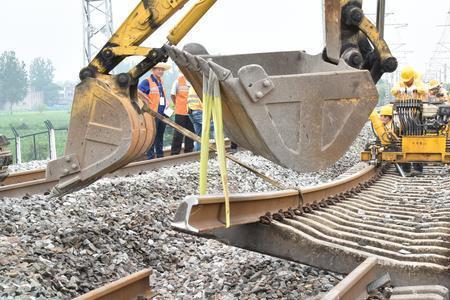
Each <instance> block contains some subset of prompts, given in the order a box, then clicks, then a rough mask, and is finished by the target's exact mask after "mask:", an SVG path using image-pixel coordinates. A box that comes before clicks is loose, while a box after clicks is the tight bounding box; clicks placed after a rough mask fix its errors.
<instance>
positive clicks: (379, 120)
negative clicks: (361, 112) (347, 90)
mask: <svg viewBox="0 0 450 300" xmlns="http://www.w3.org/2000/svg"><path fill="white" fill-rule="evenodd" d="M392 115H393V105H392V104H387V105H385V106H383V107H381V109H380V114H378V112H377V110H376V109H374V110H373V111H372V113H371V114H370V116H369V120H370V122H371V123H372V127H373V129H374V131H375V134H376V135H377V137H378V139H379V140H380V142H381V144H382V145H389V144H390V143H391V142H392V140H393V139H396V138H397V136H396V135H395V133H394V126H393V122H392Z"/></svg>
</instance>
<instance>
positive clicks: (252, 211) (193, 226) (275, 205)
mask: <svg viewBox="0 0 450 300" xmlns="http://www.w3.org/2000/svg"><path fill="white" fill-rule="evenodd" d="M364 165H365V166H364V167H363V168H361V169H360V170H359V171H357V172H356V173H354V174H352V175H349V176H341V177H340V178H338V179H337V180H335V181H332V182H329V183H324V184H319V185H316V186H311V187H305V188H302V189H301V193H300V192H299V190H297V189H288V190H282V191H273V192H263V193H241V194H231V195H230V211H231V216H230V217H231V225H241V224H248V223H254V222H257V221H259V220H260V217H261V216H263V215H265V214H267V213H272V214H273V213H277V212H278V211H280V210H283V211H286V210H289V209H295V208H298V207H300V206H308V205H318V204H319V203H320V202H323V201H324V200H326V199H327V198H330V197H333V196H336V195H339V194H342V193H345V192H348V191H349V190H351V189H352V188H355V187H357V186H359V185H362V184H365V183H367V182H369V181H370V180H372V179H374V178H375V177H376V176H377V175H378V174H379V172H380V168H376V167H374V166H370V165H366V164H364ZM224 203H225V201H224V198H223V196H222V195H205V196H189V197H187V198H186V199H185V200H184V201H183V202H182V203H181V204H180V206H179V207H178V210H177V212H176V214H175V217H174V221H173V223H172V226H174V227H175V228H177V229H178V230H182V231H189V232H196V233H200V232H204V231H208V230H212V229H218V228H222V227H224V226H225V219H224V211H225V207H224V205H225V204H224ZM322 204H323V203H322Z"/></svg>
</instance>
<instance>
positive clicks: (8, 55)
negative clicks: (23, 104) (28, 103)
mask: <svg viewBox="0 0 450 300" xmlns="http://www.w3.org/2000/svg"><path fill="white" fill-rule="evenodd" d="M27 88H28V77H27V71H26V66H25V63H24V62H23V61H20V60H19V59H18V58H17V57H16V53H15V52H14V51H5V52H3V53H2V55H1V56H0V106H4V105H6V104H7V103H9V110H10V113H11V114H12V107H13V105H14V104H15V103H18V102H20V101H22V100H23V99H24V98H25V96H26V95H27Z"/></svg>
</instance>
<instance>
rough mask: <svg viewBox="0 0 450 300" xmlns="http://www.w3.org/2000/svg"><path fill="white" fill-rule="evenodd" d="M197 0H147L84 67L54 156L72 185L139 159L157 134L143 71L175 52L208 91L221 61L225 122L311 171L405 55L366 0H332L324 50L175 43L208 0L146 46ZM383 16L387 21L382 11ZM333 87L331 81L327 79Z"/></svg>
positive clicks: (323, 162) (64, 181)
mask: <svg viewBox="0 0 450 300" xmlns="http://www.w3.org/2000/svg"><path fill="white" fill-rule="evenodd" d="M187 2H188V1H187V0H143V1H140V3H139V4H138V5H137V7H136V8H135V9H134V11H133V12H132V13H131V14H130V16H129V17H128V18H127V19H126V20H125V22H124V23H123V24H122V25H121V26H120V28H119V29H118V30H117V32H116V33H115V34H114V35H113V36H112V37H111V38H110V40H109V41H108V42H107V43H106V45H105V46H104V47H103V48H102V49H101V50H100V51H99V53H98V54H97V56H96V57H95V58H94V59H93V60H92V61H91V62H90V64H89V65H88V66H87V67H86V68H84V69H82V70H81V72H80V79H81V83H80V84H78V85H77V87H76V89H75V96H74V101H73V106H72V113H71V119H70V125H69V132H68V140H67V144H66V148H65V154H64V156H63V157H61V158H59V159H57V160H54V161H52V162H50V163H49V164H48V168H47V178H53V179H55V178H56V179H59V184H58V185H57V186H56V188H55V191H54V192H56V193H57V194H64V193H67V192H70V191H73V190H76V189H79V188H81V187H83V186H86V185H88V184H90V183H92V182H93V181H95V180H97V179H98V178H100V177H101V176H102V175H104V174H106V173H110V172H112V171H114V170H116V169H119V168H121V167H122V166H124V165H126V164H127V163H129V162H131V161H133V160H134V159H135V158H136V157H138V156H140V155H141V154H142V153H143V152H145V151H146V150H147V149H148V148H149V146H150V145H151V144H152V142H153V139H154V136H155V122H154V119H153V117H152V116H150V115H149V114H147V113H145V112H144V109H143V107H144V106H145V104H146V103H145V102H146V101H147V100H146V99H145V97H142V95H141V96H139V95H138V93H137V84H138V80H139V78H140V77H141V76H142V75H144V74H145V73H146V72H147V71H148V70H150V69H151V68H152V67H153V66H155V65H156V64H157V63H158V62H161V61H165V60H167V59H168V57H169V56H170V57H171V58H172V59H173V60H174V61H175V62H176V63H177V65H178V66H179V68H180V70H181V71H182V72H183V73H184V74H185V76H186V78H187V79H188V80H189V81H190V82H191V83H192V85H193V87H194V89H195V90H196V91H197V93H198V94H199V95H202V93H201V92H202V78H203V77H204V76H208V74H209V71H210V70H212V71H213V72H214V73H215V74H216V75H217V77H218V79H219V82H220V90H221V94H222V101H223V102H222V107H223V119H224V126H225V131H226V132H227V134H228V136H229V137H230V138H231V139H232V140H233V141H236V142H237V143H238V144H239V145H241V146H242V147H244V148H246V149H249V150H251V151H253V152H254V153H256V154H259V155H261V156H263V157H266V158H267V159H269V160H271V161H274V162H276V163H278V164H281V165H283V166H285V167H288V168H292V169H295V170H299V171H311V170H318V169H321V168H324V167H326V166H329V165H331V164H332V163H334V162H335V161H336V160H337V159H338V158H340V157H341V156H342V155H343V153H344V152H345V151H346V150H347V149H348V147H349V146H350V145H351V143H352V142H353V140H354V139H355V138H356V136H357V135H358V133H359V132H360V130H361V128H362V127H363V125H364V123H365V122H366V121H367V117H368V115H369V113H370V112H371V111H372V109H373V108H374V107H375V105H376V103H377V100H378V93H377V90H376V88H375V83H376V82H377V81H378V80H379V78H380V77H381V75H382V74H383V73H384V72H392V71H394V70H395V69H396V67H397V61H396V59H395V58H394V57H393V56H392V55H391V53H390V51H389V48H388V46H387V45H386V43H385V41H384V40H383V38H382V37H381V36H380V34H379V32H378V31H377V29H376V27H375V25H374V24H372V23H371V22H370V21H369V19H368V18H367V17H366V16H365V15H364V13H363V11H362V1H361V0H359V1H349V0H325V1H324V14H325V17H324V20H325V29H326V30H325V40H326V47H325V49H324V51H323V53H319V54H317V55H309V54H307V53H304V52H303V51H289V52H275V53H254V54H241V55H227V56H216V55H208V54H206V53H205V55H193V54H191V53H188V52H183V51H180V50H178V49H177V48H176V47H175V45H177V44H178V42H179V41H180V40H181V39H182V38H183V37H184V36H185V34H186V33H187V32H188V31H189V30H190V29H191V28H192V27H193V26H194V25H195V24H196V22H197V21H198V20H199V19H200V18H201V17H202V16H203V15H204V14H205V13H206V12H207V11H208V10H209V9H210V8H211V7H212V6H213V4H214V3H215V2H216V1H214V0H200V1H198V2H197V3H195V5H193V6H192V8H191V9H190V10H189V11H188V12H187V13H186V15H185V16H184V17H183V18H182V19H181V20H180V22H179V23H178V24H177V25H176V26H175V27H174V28H173V29H172V30H171V31H170V32H169V35H168V36H167V43H166V44H165V45H163V46H162V47H160V48H145V47H141V46H139V45H140V44H141V43H142V42H143V41H144V40H145V39H146V38H147V37H148V36H150V35H151V34H152V33H153V32H154V31H156V30H157V29H158V27H159V26H160V25H162V24H163V23H164V22H165V21H166V20H167V19H169V18H170V17H171V16H172V15H173V14H174V13H175V12H176V11H177V10H179V9H180V8H181V7H182V6H183V5H184V4H185V3H187ZM377 23H378V24H377V25H378V27H380V25H381V24H382V23H383V15H382V14H379V16H378V18H377ZM129 56H144V57H145V58H144V59H143V60H142V61H141V62H140V63H139V64H137V65H136V66H135V67H133V68H132V69H131V70H130V71H129V72H127V73H121V74H118V75H112V74H111V73H110V72H111V71H112V70H113V69H114V67H115V66H117V65H118V64H119V63H120V62H121V61H122V60H123V59H125V58H126V57H129ZM325 87H326V88H325Z"/></svg>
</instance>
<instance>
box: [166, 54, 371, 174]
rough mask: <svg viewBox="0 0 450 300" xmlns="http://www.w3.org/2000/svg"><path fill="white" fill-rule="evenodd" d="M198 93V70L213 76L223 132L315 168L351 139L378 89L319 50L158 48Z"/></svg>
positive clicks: (270, 155) (299, 166)
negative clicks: (240, 52)
mask: <svg viewBox="0 0 450 300" xmlns="http://www.w3.org/2000/svg"><path fill="white" fill-rule="evenodd" d="M166 49H167V51H168V53H169V56H170V57H171V58H172V59H173V60H174V61H175V62H176V63H177V65H178V66H179V68H180V70H181V71H182V72H183V73H184V74H185V76H186V78H187V79H188V80H189V81H190V82H191V84H192V86H193V87H194V89H195V90H196V91H197V93H198V94H199V95H200V96H201V95H202V83H203V76H208V74H209V70H210V69H212V70H213V71H214V72H215V74H216V75H217V77H218V78H219V81H220V89H221V96H222V102H223V106H222V107H223V119H224V125H225V130H226V132H227V135H228V136H229V137H230V139H231V140H232V141H234V142H236V143H237V144H239V145H240V146H242V147H244V148H246V149H248V150H250V151H252V152H254V153H256V154H259V155H261V156H263V157H265V158H267V159H269V160H271V161H273V162H275V163H278V164H280V165H283V166H285V167H288V168H291V169H294V170H297V171H314V170H319V169H323V168H325V167H328V166H330V165H331V164H333V163H334V162H336V161H337V160H338V159H339V158H340V157H341V156H342V155H343V154H344V153H345V151H346V150H347V149H348V148H349V146H350V145H351V143H352V142H353V141H354V140H355V138H356V137H357V135H358V134H359V132H360V131H361V129H362V127H363V126H364V124H365V123H366V122H367V119H368V116H369V114H370V112H371V111H372V109H373V108H374V107H375V105H376V103H377V99H378V93H377V90H376V87H375V84H374V82H373V80H372V78H371V76H370V73H369V72H368V71H366V70H359V69H354V68H352V67H349V66H348V65H347V64H346V63H345V62H344V61H343V60H341V61H339V64H337V65H334V64H332V63H328V62H325V61H324V60H323V59H322V55H308V54H306V53H304V52H299V51H292V52H276V53H257V54H243V55H227V56H210V55H200V56H199V55H192V54H190V53H187V52H184V51H180V50H178V49H177V48H175V47H172V46H166Z"/></svg>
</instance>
